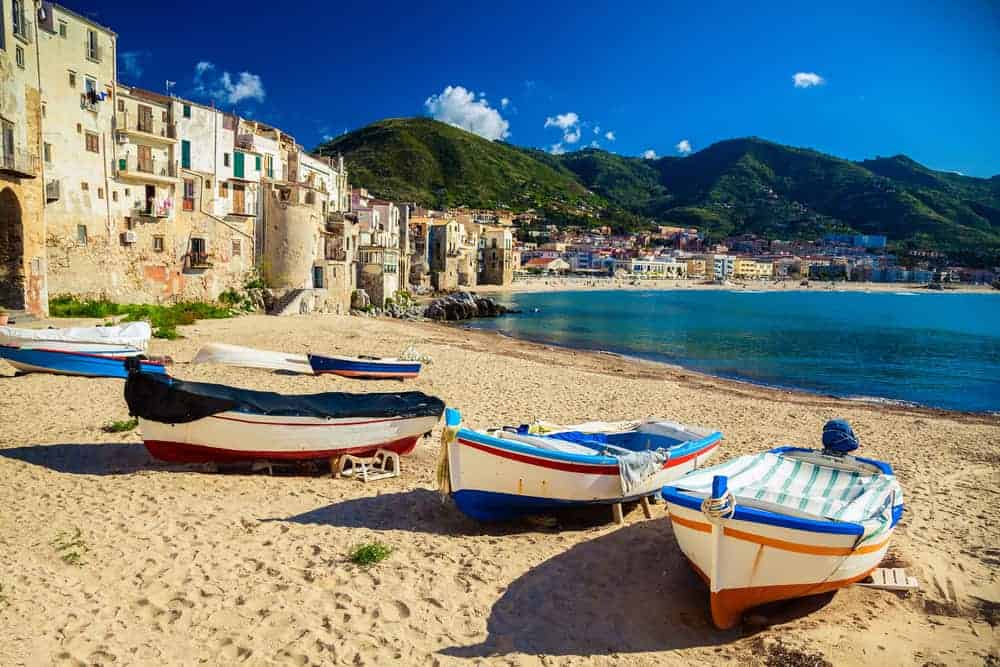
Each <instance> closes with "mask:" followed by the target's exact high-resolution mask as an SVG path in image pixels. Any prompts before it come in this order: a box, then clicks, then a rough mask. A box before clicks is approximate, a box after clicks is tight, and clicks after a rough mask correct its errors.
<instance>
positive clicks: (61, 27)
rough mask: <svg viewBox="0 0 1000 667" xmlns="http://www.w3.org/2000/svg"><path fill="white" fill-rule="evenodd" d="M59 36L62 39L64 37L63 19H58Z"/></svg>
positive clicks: (64, 26)
mask: <svg viewBox="0 0 1000 667" xmlns="http://www.w3.org/2000/svg"><path fill="white" fill-rule="evenodd" d="M49 11H51V10H49ZM59 36H60V37H62V38H63V39H66V22H65V21H60V22H59Z"/></svg>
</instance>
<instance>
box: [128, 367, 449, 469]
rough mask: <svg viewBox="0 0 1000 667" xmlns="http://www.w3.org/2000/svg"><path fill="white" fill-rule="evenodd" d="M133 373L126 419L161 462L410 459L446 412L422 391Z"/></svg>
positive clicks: (130, 378) (134, 369) (133, 369)
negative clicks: (300, 389) (291, 387)
mask: <svg viewBox="0 0 1000 667" xmlns="http://www.w3.org/2000/svg"><path fill="white" fill-rule="evenodd" d="M130 371H131V372H130V373H129V376H128V380H126V382H125V401H126V402H127V403H128V406H129V414H131V415H133V416H135V417H137V418H138V419H139V426H140V428H141V430H142V437H143V441H144V442H145V444H146V448H147V449H148V450H149V453H150V454H152V455H153V456H155V457H156V458H158V459H161V460H164V461H178V462H230V461H257V460H305V459H324V458H334V457H338V456H341V455H344V454H353V455H368V454H373V453H375V452H376V451H378V450H380V449H384V450H387V451H390V452H395V453H397V454H408V453H409V452H411V451H412V450H413V448H414V447H415V446H416V444H417V441H418V440H419V439H420V437H421V436H423V435H424V434H427V433H429V432H430V431H431V430H432V429H433V428H434V426H435V424H437V421H438V419H440V417H441V413H442V411H443V410H444V403H442V402H441V400H439V399H437V398H435V397H433V396H428V395H426V394H423V393H420V392H402V393H383V394H347V393H324V394H309V395H300V396H288V395H282V394H276V393H272V392H265V391H252V390H249V389H239V388H236V387H228V386H225V385H219V384H207V383H202V382H186V381H183V380H178V379H176V378H170V377H158V376H155V375H151V374H149V373H145V372H141V371H140V370H139V369H137V368H135V365H134V364H130Z"/></svg>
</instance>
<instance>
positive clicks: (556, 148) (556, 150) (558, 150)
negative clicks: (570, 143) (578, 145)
mask: <svg viewBox="0 0 1000 667" xmlns="http://www.w3.org/2000/svg"><path fill="white" fill-rule="evenodd" d="M549 152H550V153H552V154H553V155H562V154H563V153H565V152H566V149H565V148H563V145H562V144H561V143H560V144H552V147H551V148H550V149H549Z"/></svg>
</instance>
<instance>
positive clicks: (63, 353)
mask: <svg viewBox="0 0 1000 667" xmlns="http://www.w3.org/2000/svg"><path fill="white" fill-rule="evenodd" d="M70 345H74V346H75V345H76V344H70ZM91 347H93V346H91ZM119 351H121V350H120V348H119ZM139 354H140V352H139V351H138V350H131V351H125V353H124V354H112V353H109V352H103V351H99V350H98V351H94V350H92V349H83V350H66V349H53V348H48V347H45V348H40V347H20V346H14V345H0V359H4V360H6V361H7V363H9V364H10V365H11V366H13V367H14V368H16V369H17V370H19V371H22V372H24V373H56V374H59V375H81V376H85V377H111V378H126V377H128V371H126V370H125V363H124V362H125V359H127V358H129V357H134V356H137V355H139ZM142 370H143V371H144V372H146V373H153V374H156V375H166V372H167V371H166V368H165V367H164V365H163V364H162V363H159V362H154V361H143V362H142Z"/></svg>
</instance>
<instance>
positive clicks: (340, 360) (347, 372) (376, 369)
mask: <svg viewBox="0 0 1000 667" xmlns="http://www.w3.org/2000/svg"><path fill="white" fill-rule="evenodd" d="M309 364H310V365H311V366H312V369H313V372H314V373H316V374H317V375H325V374H331V375H340V376H342V377H349V378H359V379H372V380H375V379H382V380H387V379H399V380H403V379H406V378H415V377H417V376H418V375H419V374H420V367H421V364H420V362H416V361H399V360H394V359H386V360H379V359H352V358H348V357H323V356H318V355H314V354H311V355H309Z"/></svg>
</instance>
